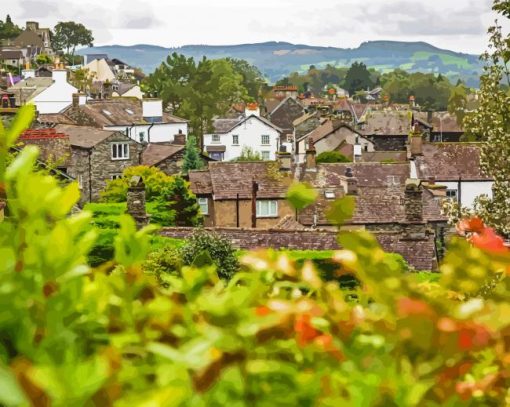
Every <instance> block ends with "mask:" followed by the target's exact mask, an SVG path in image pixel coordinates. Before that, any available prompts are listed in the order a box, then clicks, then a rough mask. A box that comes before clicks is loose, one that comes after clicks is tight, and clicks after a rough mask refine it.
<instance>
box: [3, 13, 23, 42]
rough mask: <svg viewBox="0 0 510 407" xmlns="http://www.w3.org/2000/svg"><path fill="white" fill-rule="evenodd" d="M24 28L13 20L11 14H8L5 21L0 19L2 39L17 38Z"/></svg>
mask: <svg viewBox="0 0 510 407" xmlns="http://www.w3.org/2000/svg"><path fill="white" fill-rule="evenodd" d="M22 31H23V30H22V29H21V28H19V27H18V26H17V25H16V24H14V23H13V22H12V19H11V16H10V15H9V14H7V16H6V17H5V22H4V21H2V20H0V40H10V39H13V38H16V37H17V36H18V35H20V34H21V32H22Z"/></svg>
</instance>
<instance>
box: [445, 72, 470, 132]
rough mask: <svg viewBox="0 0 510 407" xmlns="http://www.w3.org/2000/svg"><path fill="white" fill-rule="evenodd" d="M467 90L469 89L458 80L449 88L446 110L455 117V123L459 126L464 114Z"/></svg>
mask: <svg viewBox="0 0 510 407" xmlns="http://www.w3.org/2000/svg"><path fill="white" fill-rule="evenodd" d="M468 92H469V89H468V88H467V87H466V86H465V85H464V84H463V83H462V82H460V83H458V84H457V86H455V87H453V88H452V89H451V91H450V97H449V99H448V112H449V113H450V114H451V115H454V116H455V117H456V118H457V123H459V124H460V125H461V126H462V123H463V122H464V117H465V116H466V108H467V95H468Z"/></svg>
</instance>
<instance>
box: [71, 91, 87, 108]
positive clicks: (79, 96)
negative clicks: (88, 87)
mask: <svg viewBox="0 0 510 407" xmlns="http://www.w3.org/2000/svg"><path fill="white" fill-rule="evenodd" d="M86 104H87V95H85V94H84V93H73V107H78V106H83V105H86Z"/></svg>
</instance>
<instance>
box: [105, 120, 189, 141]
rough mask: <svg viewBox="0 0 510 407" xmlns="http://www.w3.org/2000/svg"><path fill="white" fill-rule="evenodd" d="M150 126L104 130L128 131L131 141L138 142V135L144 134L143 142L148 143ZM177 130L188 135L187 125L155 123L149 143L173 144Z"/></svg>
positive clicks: (115, 127) (106, 128) (141, 125)
mask: <svg viewBox="0 0 510 407" xmlns="http://www.w3.org/2000/svg"><path fill="white" fill-rule="evenodd" d="M149 127H150V124H140V125H136V126H133V127H131V126H107V127H105V130H116V131H121V132H123V133H125V132H126V128H127V130H128V136H129V137H131V138H132V139H133V140H135V141H137V142H140V137H139V136H140V133H142V132H143V133H144V141H148V131H149ZM179 130H181V132H182V133H183V134H186V135H187V134H188V123H155V124H154V126H152V128H151V131H150V136H151V139H150V142H151V143H161V142H170V143H171V142H173V141H174V136H175V135H176V134H178V133H179Z"/></svg>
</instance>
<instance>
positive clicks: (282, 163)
mask: <svg viewBox="0 0 510 407" xmlns="http://www.w3.org/2000/svg"><path fill="white" fill-rule="evenodd" d="M277 157H278V164H279V167H280V171H285V172H288V171H290V170H291V167H292V156H291V154H290V153H288V152H287V147H286V146H280V151H278V154H277Z"/></svg>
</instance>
